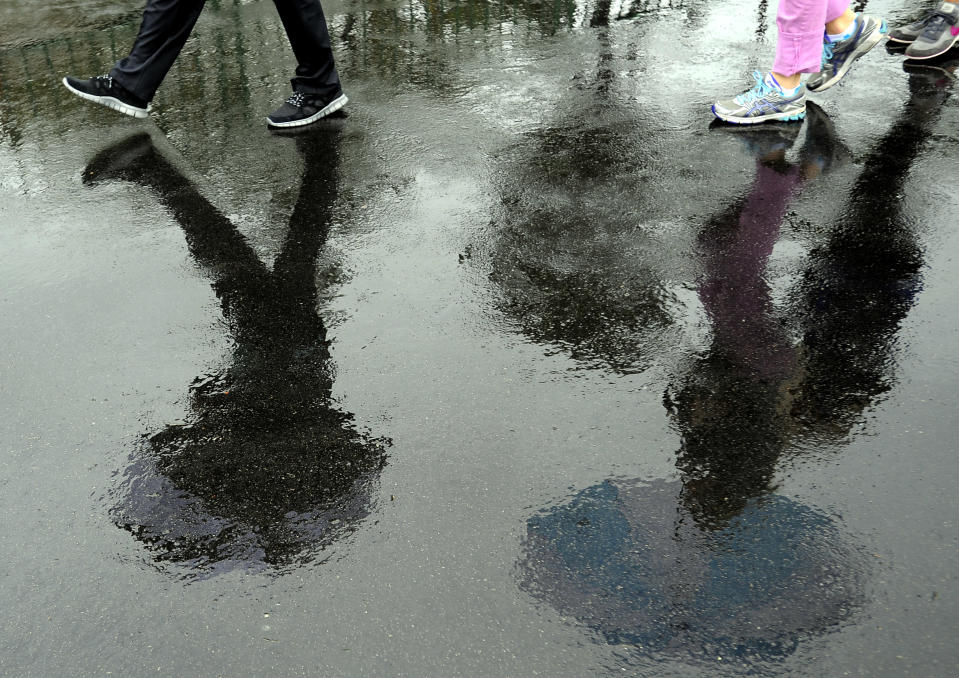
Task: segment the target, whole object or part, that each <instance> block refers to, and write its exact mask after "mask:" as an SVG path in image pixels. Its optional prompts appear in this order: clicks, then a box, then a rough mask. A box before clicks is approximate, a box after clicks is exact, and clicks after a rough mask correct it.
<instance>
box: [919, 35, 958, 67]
mask: <svg viewBox="0 0 959 678" xmlns="http://www.w3.org/2000/svg"><path fill="white" fill-rule="evenodd" d="M956 43H959V35H955V36H953V40H952V42H950V43H949V44H948V46H946V47H945V48H943V49H941V50H940V51H938V52H936V53H935V54H923V55H922V56H915V55H914V54H910V53H909V50H908V49H907V50H906V58H907V59H913V60H915V61H922V60H923V59H935V58H936V57H938V56H942V55H943V54H945V53H946V52H948V51H949V50H951V49H952V48H953V47H955V46H956ZM913 44H915V43H913Z"/></svg>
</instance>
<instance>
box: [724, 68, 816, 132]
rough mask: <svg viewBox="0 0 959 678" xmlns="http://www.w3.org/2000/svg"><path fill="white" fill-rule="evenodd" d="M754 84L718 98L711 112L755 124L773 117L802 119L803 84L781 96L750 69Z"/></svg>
mask: <svg viewBox="0 0 959 678" xmlns="http://www.w3.org/2000/svg"><path fill="white" fill-rule="evenodd" d="M753 78H755V80H756V84H755V85H754V86H753V88H752V89H750V90H747V91H745V92H743V93H742V94H740V95H738V96H735V97H733V98H731V99H720V100H719V101H717V102H716V103H714V104H713V115H715V116H716V117H717V118H719V119H720V120H724V121H725V122H732V123H736V124H737V125H755V124H757V123H760V122H771V121H774V120H802V119H803V118H804V117H806V88H805V87H803V86H802V85H800V86H799V90H798V91H797V92H796V94H794V95H793V96H789V97H787V96H784V95H783V93H782V92H781V91H780V90H779V89H778V88H777V87H775V86H774V85H771V84H770V83H768V82H767V81H766V78H765V77H764V76H763V74H762V73H760V72H759V71H756V72H754V73H753Z"/></svg>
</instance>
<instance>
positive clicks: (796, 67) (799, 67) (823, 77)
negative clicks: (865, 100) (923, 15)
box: [712, 0, 886, 124]
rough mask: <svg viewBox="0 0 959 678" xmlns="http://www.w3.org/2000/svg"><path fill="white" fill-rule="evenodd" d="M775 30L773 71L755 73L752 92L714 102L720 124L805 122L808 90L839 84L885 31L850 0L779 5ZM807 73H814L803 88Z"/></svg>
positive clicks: (805, 0) (783, 2)
mask: <svg viewBox="0 0 959 678" xmlns="http://www.w3.org/2000/svg"><path fill="white" fill-rule="evenodd" d="M776 25H777V26H778V27H779V40H778V41H777V43H776V58H775V61H773V68H772V70H771V71H770V72H768V73H766V74H765V75H764V74H763V73H761V72H760V71H756V72H755V73H753V77H754V78H755V79H756V84H755V85H754V86H753V88H752V89H749V90H747V91H745V92H743V93H742V94H739V95H737V96H735V97H732V98H730V99H720V100H719V101H717V102H716V103H714V104H713V109H712V110H713V113H714V114H715V115H716V117H717V118H719V119H720V120H725V121H726V122H732V123H738V124H755V123H760V122H768V121H776V120H786V121H798V120H802V119H803V118H804V117H805V116H806V90H807V89H808V90H809V91H811V92H821V91H823V90H825V89H828V88H829V87H832V86H833V85H835V84H836V83H837V82H839V81H840V80H841V79H842V78H843V76H844V75H846V73H847V72H848V71H849V69H850V68H851V67H852V65H853V63H855V61H856V59H858V58H859V57H861V56H862V55H863V54H865V53H866V52H868V51H869V50H871V49H872V48H873V47H875V46H876V45H877V44H878V43H879V41H880V40H881V39H882V36H883V35H884V34H885V32H886V24H885V22H884V21H882V20H881V19H877V18H876V17H872V16H867V15H865V14H858V15H857V14H856V13H855V12H853V11H852V10H851V9H849V2H848V0H780V2H779V12H778V15H777V17H776ZM824 32H825V35H824ZM803 73H812V74H814V75H812V76H811V77H810V78H809V80H808V81H807V82H806V84H805V85H803V84H802V82H801V80H802V75H803Z"/></svg>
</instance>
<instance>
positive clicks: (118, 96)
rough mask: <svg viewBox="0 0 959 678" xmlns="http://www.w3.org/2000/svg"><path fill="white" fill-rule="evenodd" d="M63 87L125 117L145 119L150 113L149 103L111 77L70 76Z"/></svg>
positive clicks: (66, 78) (65, 79) (64, 80)
mask: <svg viewBox="0 0 959 678" xmlns="http://www.w3.org/2000/svg"><path fill="white" fill-rule="evenodd" d="M63 85H64V86H65V87H66V88H67V89H68V90H70V91H71V92H73V93H74V94H76V95H77V96H78V97H80V98H81V99H86V100H87V101H92V102H93V103H95V104H100V105H101V106H106V107H107V108H112V109H113V110H114V111H118V112H120V113H123V114H124V115H131V116H133V117H134V118H145V117H147V113H149V112H150V106H149V102H147V101H146V100H144V99H141V98H140V97H138V96H137V95H135V94H134V93H133V92H131V91H129V90H128V89H126V88H125V87H123V86H122V85H121V84H120V83H118V82H117V81H116V80H114V79H113V78H112V77H110V76H109V75H98V76H95V77H93V78H87V79H86V80H82V79H80V78H74V77H71V76H69V75H68V76H67V77H65V78H64V79H63Z"/></svg>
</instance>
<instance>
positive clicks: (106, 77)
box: [93, 75, 113, 87]
mask: <svg viewBox="0 0 959 678" xmlns="http://www.w3.org/2000/svg"><path fill="white" fill-rule="evenodd" d="M93 79H94V80H103V81H106V83H107V87H113V76H112V75H95V76H94V77H93Z"/></svg>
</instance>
